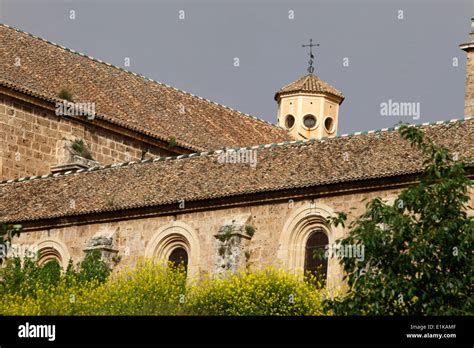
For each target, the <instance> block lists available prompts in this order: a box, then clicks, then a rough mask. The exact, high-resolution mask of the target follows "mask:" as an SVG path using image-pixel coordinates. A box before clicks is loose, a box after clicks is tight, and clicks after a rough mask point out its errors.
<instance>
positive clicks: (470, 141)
mask: <svg viewBox="0 0 474 348" xmlns="http://www.w3.org/2000/svg"><path fill="white" fill-rule="evenodd" d="M423 129H424V131H425V132H426V134H427V136H429V137H430V138H431V139H432V140H433V141H435V142H436V143H438V144H441V145H444V146H447V147H448V148H449V149H450V150H452V151H456V152H458V155H459V157H467V158H469V159H472V158H474V119H465V120H462V121H451V122H446V123H441V124H434V125H425V126H423ZM254 148H255V149H257V150H256V151H257V166H256V168H255V169H252V168H251V167H250V166H249V164H245V163H239V164H232V163H228V164H223V163H219V161H218V158H219V157H218V156H219V155H218V154H217V153H215V152H210V153H207V154H206V153H204V154H192V155H184V156H179V158H178V157H172V158H168V159H164V158H160V159H155V160H153V161H151V160H147V161H145V162H143V163H136V164H127V163H125V164H121V165H115V166H107V167H106V168H102V169H91V170H87V171H78V172H73V173H71V174H68V175H59V176H57V177H53V176H48V177H46V178H36V179H23V180H22V181H20V180H16V181H15V182H9V183H3V184H0V220H3V221H11V222H14V221H27V220H35V219H42V218H53V217H62V216H71V215H82V214H88V213H92V212H105V211H120V210H125V209H129V208H136V207H145V206H160V205H164V204H169V203H177V202H179V201H180V200H181V199H184V200H185V201H197V200H206V199H211V198H218V197H228V196H235V195H241V194H246V193H255V192H269V191H277V190H281V189H292V188H303V187H311V186H318V185H330V184H334V183H342V182H350V181H357V180H364V179H371V178H383V177H390V176H397V175H402V174H410V173H418V172H419V171H420V169H421V166H422V157H421V154H420V152H419V151H418V150H416V149H414V148H413V147H411V146H410V144H409V143H408V142H407V141H405V140H403V139H401V138H400V136H399V134H398V132H397V131H395V130H393V129H390V130H388V131H376V132H365V133H364V134H360V135H348V136H340V137H335V138H325V139H321V140H314V139H311V140H308V141H293V142H290V143H285V144H281V145H277V144H269V145H260V146H255V147H254ZM71 199H73V200H74V203H75V206H74V207H72V206H71V204H70V202H71ZM12 202H14V204H12Z"/></svg>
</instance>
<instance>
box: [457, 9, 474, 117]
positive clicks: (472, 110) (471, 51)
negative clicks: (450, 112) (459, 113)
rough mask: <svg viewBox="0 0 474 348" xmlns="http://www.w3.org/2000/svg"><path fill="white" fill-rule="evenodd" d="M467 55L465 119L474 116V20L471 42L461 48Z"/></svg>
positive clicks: (472, 21)
mask: <svg viewBox="0 0 474 348" xmlns="http://www.w3.org/2000/svg"><path fill="white" fill-rule="evenodd" d="M459 47H460V48H461V49H462V50H463V51H466V53H467V63H466V88H465V94H464V117H469V116H471V117H472V116H474V18H471V32H470V33H469V42H467V43H464V44H461V45H460V46H459Z"/></svg>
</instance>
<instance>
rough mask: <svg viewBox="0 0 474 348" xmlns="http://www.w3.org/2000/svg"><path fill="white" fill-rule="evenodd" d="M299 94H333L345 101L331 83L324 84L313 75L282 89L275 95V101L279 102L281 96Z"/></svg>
mask: <svg viewBox="0 0 474 348" xmlns="http://www.w3.org/2000/svg"><path fill="white" fill-rule="evenodd" d="M297 92H306V93H318V94H319V93H325V94H331V95H333V96H336V97H338V98H341V99H342V100H344V96H343V95H342V93H341V92H339V91H338V90H337V89H336V88H334V87H333V86H331V85H330V84H329V83H327V82H324V81H323V80H321V79H320V78H319V77H317V76H316V75H313V74H308V75H305V76H303V77H302V78H300V79H298V80H296V81H294V82H292V83H290V84H288V85H286V86H284V87H282V88H281V89H280V90H279V91H278V92H277V93H276V94H275V100H278V99H279V97H280V96H281V95H285V94H292V93H297ZM341 102H342V101H341Z"/></svg>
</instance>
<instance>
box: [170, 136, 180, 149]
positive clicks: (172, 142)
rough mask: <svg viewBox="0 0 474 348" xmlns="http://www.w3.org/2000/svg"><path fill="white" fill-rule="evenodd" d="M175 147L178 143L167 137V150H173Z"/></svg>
mask: <svg viewBox="0 0 474 348" xmlns="http://www.w3.org/2000/svg"><path fill="white" fill-rule="evenodd" d="M176 145H178V142H177V141H176V138H175V137H173V136H172V137H169V139H168V145H167V146H168V148H173V147H175V146H176Z"/></svg>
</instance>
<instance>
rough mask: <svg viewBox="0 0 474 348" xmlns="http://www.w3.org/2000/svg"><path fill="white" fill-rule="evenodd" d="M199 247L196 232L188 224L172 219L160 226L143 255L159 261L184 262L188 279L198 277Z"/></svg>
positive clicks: (177, 263)
mask: <svg viewBox="0 0 474 348" xmlns="http://www.w3.org/2000/svg"><path fill="white" fill-rule="evenodd" d="M199 250H200V248H199V238H198V235H197V232H196V231H195V230H194V229H193V228H192V227H191V226H189V225H187V224H185V223H183V222H180V221H172V222H170V223H169V224H167V225H165V226H162V227H160V228H159V229H158V230H157V231H156V232H155V234H154V235H153V236H152V237H151V239H150V241H149V242H148V244H147V246H146V249H145V257H147V258H151V259H153V260H156V261H159V262H164V263H167V262H172V263H174V264H175V265H179V264H180V263H181V264H182V263H184V266H185V267H186V273H187V275H188V277H189V279H196V278H197V277H199V263H200V256H199V255H200V251H199Z"/></svg>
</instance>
